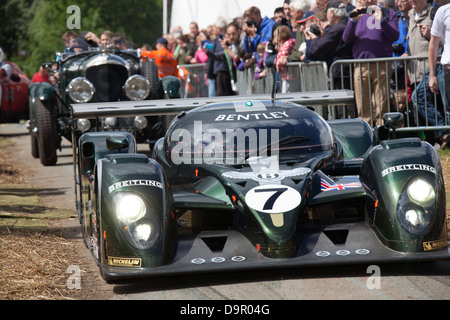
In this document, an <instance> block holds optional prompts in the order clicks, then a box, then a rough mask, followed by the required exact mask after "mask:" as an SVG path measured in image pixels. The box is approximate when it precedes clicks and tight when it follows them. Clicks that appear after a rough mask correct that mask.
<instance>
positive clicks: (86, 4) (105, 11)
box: [0, 0, 162, 75]
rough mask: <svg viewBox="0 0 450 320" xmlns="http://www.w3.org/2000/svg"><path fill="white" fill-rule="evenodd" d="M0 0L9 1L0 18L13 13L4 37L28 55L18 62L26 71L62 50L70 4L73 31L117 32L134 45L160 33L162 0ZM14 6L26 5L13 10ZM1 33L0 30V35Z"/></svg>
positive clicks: (32, 71)
mask: <svg viewBox="0 0 450 320" xmlns="http://www.w3.org/2000/svg"><path fill="white" fill-rule="evenodd" d="M0 1H7V2H8V3H11V4H10V7H9V9H8V10H9V11H8V14H6V12H5V13H3V11H2V10H0V21H4V20H3V19H2V17H3V16H6V17H8V16H11V15H12V13H11V12H14V14H17V17H16V18H14V23H15V24H14V27H11V28H9V29H10V31H9V34H8V35H6V38H7V39H16V40H17V41H16V44H14V45H15V47H17V48H21V49H25V50H26V51H27V52H28V54H29V56H28V57H27V58H26V59H25V60H24V61H21V62H20V63H19V65H20V66H21V67H22V69H23V70H24V72H25V73H27V74H29V75H31V74H33V73H34V72H36V71H37V70H38V69H39V65H40V64H41V63H43V62H51V61H53V60H54V59H55V53H56V52H58V51H62V50H63V43H62V41H61V37H62V35H63V34H64V32H66V31H68V30H69V29H68V27H67V20H68V19H69V18H70V17H71V15H72V12H70V13H67V8H68V7H69V6H70V5H74V4H75V5H76V6H78V7H79V8H80V18H81V27H80V29H79V30H78V29H75V30H73V31H75V32H77V33H79V32H82V31H92V32H94V33H96V34H97V35H99V34H100V33H101V32H102V31H103V30H110V31H112V32H114V33H117V32H118V33H121V34H123V35H124V37H125V38H126V39H127V40H129V41H131V42H132V43H133V44H134V48H137V47H140V46H141V45H142V44H143V43H153V42H154V41H155V40H156V39H157V38H158V37H160V36H161V33H162V0H150V1H138V0H119V1H117V0H116V1H113V0H93V1H87V0H79V1H76V3H74V2H73V1H71V0H45V1H44V0H0ZM13 4H14V7H13V6H12V5H13ZM17 8H29V9H26V10H25V9H23V10H17V11H14V10H16V9H17ZM2 14H3V15H2ZM16 20H17V22H16ZM6 21H8V20H6ZM2 33H3V32H2V31H0V39H2V38H1V34H2ZM19 35H22V36H19ZM0 44H2V42H0Z"/></svg>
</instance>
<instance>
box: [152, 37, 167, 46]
mask: <svg viewBox="0 0 450 320" xmlns="http://www.w3.org/2000/svg"><path fill="white" fill-rule="evenodd" d="M157 43H162V44H164V45H167V44H168V41H167V39H166V38H163V37H161V38H159V39H158V40H156V42H155V44H157Z"/></svg>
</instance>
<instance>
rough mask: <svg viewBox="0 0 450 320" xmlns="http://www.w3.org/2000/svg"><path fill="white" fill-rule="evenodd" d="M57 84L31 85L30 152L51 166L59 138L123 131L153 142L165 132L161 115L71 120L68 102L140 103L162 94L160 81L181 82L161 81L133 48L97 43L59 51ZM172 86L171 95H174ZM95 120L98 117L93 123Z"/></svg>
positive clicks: (174, 82)
mask: <svg viewBox="0 0 450 320" xmlns="http://www.w3.org/2000/svg"><path fill="white" fill-rule="evenodd" d="M53 73H54V75H55V76H56V77H57V83H56V85H54V86H53V85H51V84H49V83H36V84H33V85H31V86H30V90H29V91H30V97H29V106H30V108H29V109H30V123H29V130H30V135H31V153H32V155H33V156H34V157H35V158H40V160H41V163H42V164H43V165H46V166H47V165H54V164H55V163H56V161H57V149H59V148H60V147H61V141H62V138H63V137H64V138H66V139H67V140H69V141H71V140H72V130H74V131H75V137H76V138H78V137H80V136H81V135H82V134H83V133H85V132H88V131H126V132H130V133H131V134H133V135H134V136H135V138H136V139H137V141H139V142H148V143H154V142H155V141H156V140H157V138H159V137H161V136H162V135H163V134H164V132H165V131H164V130H163V123H162V119H161V117H145V116H136V117H126V116H124V117H108V118H105V119H101V121H100V120H98V119H78V120H77V121H76V122H75V123H72V121H71V105H72V104H76V103H98V102H100V103H108V102H115V101H141V100H148V99H155V98H163V97H164V89H163V88H164V85H165V84H168V83H170V84H171V86H172V87H174V86H175V87H178V88H179V86H180V84H179V80H178V79H177V78H175V77H166V78H167V79H159V78H158V74H157V67H156V65H155V63H154V61H153V60H143V59H141V57H140V54H139V51H137V50H119V49H117V48H115V47H107V48H104V47H97V48H93V49H90V50H84V51H82V52H79V53H58V54H57V69H56V70H53ZM175 91H176V90H173V91H171V94H170V95H171V96H170V98H172V97H176V96H177V93H175ZM96 120H97V121H96Z"/></svg>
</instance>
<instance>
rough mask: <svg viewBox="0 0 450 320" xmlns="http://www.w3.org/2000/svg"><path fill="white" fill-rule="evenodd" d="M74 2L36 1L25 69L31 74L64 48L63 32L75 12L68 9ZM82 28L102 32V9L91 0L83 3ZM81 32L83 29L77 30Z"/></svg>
mask: <svg viewBox="0 0 450 320" xmlns="http://www.w3.org/2000/svg"><path fill="white" fill-rule="evenodd" d="M70 5H72V2H71V1H69V0H51V1H44V0H35V1H34V2H33V5H32V7H31V11H32V12H33V17H32V19H31V20H30V22H29V24H28V30H27V35H28V41H27V43H26V49H27V51H28V53H29V54H30V56H29V58H28V59H27V61H26V62H25V63H24V66H23V68H24V69H26V71H27V73H28V74H32V72H33V73H34V72H35V71H37V70H38V68H39V65H40V64H41V63H43V62H51V61H53V60H54V59H55V53H56V52H57V51H62V50H63V48H64V44H63V43H62V40H61V37H62V35H63V34H64V33H65V32H66V31H68V30H69V29H68V28H67V20H68V19H69V17H70V16H71V13H67V8H68V7H69V6H70ZM77 5H78V6H79V7H80V12H81V15H80V18H81V28H82V29H85V30H91V31H93V32H98V31H99V30H101V25H100V19H99V15H100V13H99V11H100V10H99V9H98V8H95V7H92V6H90V5H89V4H88V3H87V1H86V2H85V3H83V2H81V1H80V2H79V3H78V4H77ZM74 31H75V32H78V31H79V30H74Z"/></svg>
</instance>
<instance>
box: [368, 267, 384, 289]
mask: <svg viewBox="0 0 450 320" xmlns="http://www.w3.org/2000/svg"><path fill="white" fill-rule="evenodd" d="M366 273H368V274H372V275H371V276H370V277H369V278H368V279H367V281H366V285H367V288H368V289H369V290H375V289H381V269H380V267H379V266H377V265H370V266H369V267H367V271H366Z"/></svg>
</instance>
